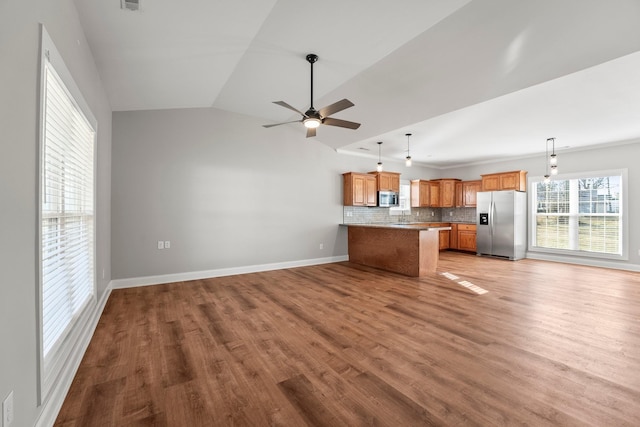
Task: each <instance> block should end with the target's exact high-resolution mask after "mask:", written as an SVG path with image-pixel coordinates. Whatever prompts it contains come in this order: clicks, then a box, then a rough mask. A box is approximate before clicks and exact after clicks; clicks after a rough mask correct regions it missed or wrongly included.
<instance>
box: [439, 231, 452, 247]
mask: <svg viewBox="0 0 640 427" xmlns="http://www.w3.org/2000/svg"><path fill="white" fill-rule="evenodd" d="M450 236H451V231H450V230H440V242H439V243H440V250H441V251H443V250H445V249H449V240H450Z"/></svg>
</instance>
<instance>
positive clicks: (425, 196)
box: [411, 179, 429, 208]
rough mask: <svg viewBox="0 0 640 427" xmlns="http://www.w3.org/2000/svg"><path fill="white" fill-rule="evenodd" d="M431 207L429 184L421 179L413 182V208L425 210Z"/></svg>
mask: <svg viewBox="0 0 640 427" xmlns="http://www.w3.org/2000/svg"><path fill="white" fill-rule="evenodd" d="M427 206H429V182H428V181H423V180H421V179H414V180H412V181H411V207H412V208H425V207H427Z"/></svg>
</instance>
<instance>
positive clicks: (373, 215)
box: [342, 206, 476, 224]
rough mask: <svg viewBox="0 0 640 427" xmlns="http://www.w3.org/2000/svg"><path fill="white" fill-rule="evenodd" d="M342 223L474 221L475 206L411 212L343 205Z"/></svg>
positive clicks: (412, 209)
mask: <svg viewBox="0 0 640 427" xmlns="http://www.w3.org/2000/svg"><path fill="white" fill-rule="evenodd" d="M342 217H343V223H344V224H375V223H382V224H384V223H396V222H471V223H475V222H476V209H475V208H411V212H410V213H408V212H406V213H404V214H403V213H402V212H401V211H391V209H390V208H375V207H370V208H367V207H360V206H344V208H343V214H342Z"/></svg>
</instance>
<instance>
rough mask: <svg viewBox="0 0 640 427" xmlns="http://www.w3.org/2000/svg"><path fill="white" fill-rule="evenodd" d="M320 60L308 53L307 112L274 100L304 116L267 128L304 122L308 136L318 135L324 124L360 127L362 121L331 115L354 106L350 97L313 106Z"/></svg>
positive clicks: (350, 127)
mask: <svg viewBox="0 0 640 427" xmlns="http://www.w3.org/2000/svg"><path fill="white" fill-rule="evenodd" d="M317 60H318V55H315V54H313V53H310V54H308V55H307V61H308V62H309V64H311V106H310V107H309V109H308V110H307V112H306V113H303V112H301V111H300V110H298V109H296V108H294V107H292V106H291V105H289V104H287V103H286V102H284V101H273V103H274V104H278V105H280V106H282V107H284V108H288V109H289V110H292V111H295V112H296V113H298V114H300V115H301V116H302V119H300V120H293V121H290V122H284V123H276V124H273V125H263V126H264V127H266V128H270V127H273V126H280V125H284V124H287V123H303V124H304V127H306V128H307V138H309V137H311V136H316V128H317V127H318V126H320V125H321V124H323V125H329V126H338V127H342V128H347V129H358V128H359V127H360V123H355V122H349V121H347V120H340V119H334V118H333V117H329V116H330V115H332V114H335V113H337V112H339V111H342V110H346V109H347V108H349V107H353V105H354V104H353V102H351V101H349V100H348V99H343V100H341V101H338V102H335V103H333V104H331V105H327V106H326V107H324V108H321V109H319V110H316V109H315V108H313V64H314V63H315V62H316V61H317Z"/></svg>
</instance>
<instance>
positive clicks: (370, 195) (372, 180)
mask: <svg viewBox="0 0 640 427" xmlns="http://www.w3.org/2000/svg"><path fill="white" fill-rule="evenodd" d="M377 187H378V183H377V182H376V177H375V176H367V177H365V200H366V201H365V206H377V205H378V191H377Z"/></svg>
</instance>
